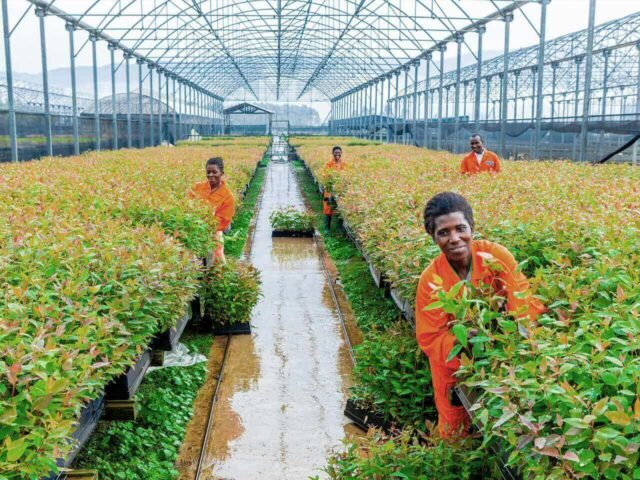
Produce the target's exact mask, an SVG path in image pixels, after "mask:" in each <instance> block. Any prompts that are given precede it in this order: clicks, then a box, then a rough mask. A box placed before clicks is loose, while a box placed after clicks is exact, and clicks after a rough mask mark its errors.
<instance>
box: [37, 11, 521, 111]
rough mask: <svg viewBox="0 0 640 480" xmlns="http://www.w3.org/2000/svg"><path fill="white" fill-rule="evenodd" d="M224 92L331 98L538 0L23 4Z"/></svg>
mask: <svg viewBox="0 0 640 480" xmlns="http://www.w3.org/2000/svg"><path fill="white" fill-rule="evenodd" d="M29 1H30V2H31V3H32V4H35V5H38V6H41V7H44V8H46V9H47V13H48V14H50V15H56V16H59V17H62V18H63V19H65V20H67V21H70V22H72V23H74V24H76V26H77V27H78V28H82V29H84V30H88V31H90V32H92V33H94V34H97V35H99V36H101V37H102V38H103V39H105V40H109V41H111V42H113V43H115V44H117V46H118V48H120V49H122V50H127V51H130V52H133V53H135V55H137V56H139V57H142V58H144V59H146V60H148V61H149V62H150V63H153V64H155V65H158V66H160V67H161V68H163V69H165V70H166V71H168V72H171V73H173V74H176V75H179V76H180V77H181V78H183V79H186V80H188V81H190V82H192V83H194V84H195V85H198V86H200V87H202V88H203V89H205V90H207V91H209V92H211V93H213V94H215V95H218V96H220V97H222V98H226V97H228V96H230V95H231V94H232V93H234V92H236V93H237V92H238V91H242V90H244V91H245V92H246V95H247V96H248V97H255V98H256V99H259V100H266V99H273V98H275V99H277V100H280V99H283V98H286V99H289V100H296V99H300V98H302V97H303V96H305V94H306V95H309V94H312V92H318V93H316V95H320V96H325V97H328V98H331V97H335V96H336V95H339V94H341V93H343V92H345V91H347V90H349V89H351V88H353V87H355V86H357V85H361V84H362V83H363V82H366V81H368V80H370V79H373V78H376V77H379V76H381V75H384V74H386V73H388V72H390V71H392V70H394V69H397V68H398V67H401V66H402V65H405V64H409V63H411V62H412V61H413V60H415V59H417V58H419V57H420V56H421V55H423V54H424V52H425V51H426V50H428V49H432V48H436V47H437V45H438V44H439V43H441V42H445V41H451V40H453V39H454V38H455V36H456V32H461V31H469V30H474V29H476V28H477V26H478V25H481V24H484V23H487V22H488V21H491V20H493V19H501V18H502V17H503V16H504V15H505V13H508V12H509V11H513V10H515V9H518V8H520V7H521V6H523V5H525V4H527V3H530V2H532V1H534V0H520V1H513V0H508V1H507V0H473V1H471V0H248V1H242V0H241V1H231V0H83V1H78V0H29Z"/></svg>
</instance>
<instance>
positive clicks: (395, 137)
mask: <svg viewBox="0 0 640 480" xmlns="http://www.w3.org/2000/svg"><path fill="white" fill-rule="evenodd" d="M400 72H401V70H397V71H396V72H395V76H396V91H395V94H394V96H393V98H394V105H393V143H398V120H399V118H400Z"/></svg>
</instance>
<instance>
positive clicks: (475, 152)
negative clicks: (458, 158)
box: [460, 133, 500, 175]
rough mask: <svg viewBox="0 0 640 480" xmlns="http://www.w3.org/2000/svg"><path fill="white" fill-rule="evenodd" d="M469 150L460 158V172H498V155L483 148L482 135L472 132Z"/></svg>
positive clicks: (469, 173)
mask: <svg viewBox="0 0 640 480" xmlns="http://www.w3.org/2000/svg"><path fill="white" fill-rule="evenodd" d="M470 144H471V152H469V153H468V154H467V155H465V157H464V158H463V159H462V162H461V163H460V173H462V174H468V175H472V174H475V173H479V172H492V173H500V159H499V158H498V155H496V154H495V153H493V152H490V151H489V150H487V149H486V148H484V141H483V140H482V137H481V136H480V135H479V134H477V133H474V134H473V135H471V139H470Z"/></svg>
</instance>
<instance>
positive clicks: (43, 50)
mask: <svg viewBox="0 0 640 480" xmlns="http://www.w3.org/2000/svg"><path fill="white" fill-rule="evenodd" d="M36 15H37V16H38V23H39V26H40V57H41V60H42V95H43V96H44V135H45V137H46V139H47V155H49V156H50V157H51V156H52V155H53V138H52V133H51V106H50V105H49V70H48V68H47V37H46V34H45V29H44V17H45V16H46V12H45V10H44V8H41V7H37V8H36Z"/></svg>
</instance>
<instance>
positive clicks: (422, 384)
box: [351, 323, 436, 430]
mask: <svg viewBox="0 0 640 480" xmlns="http://www.w3.org/2000/svg"><path fill="white" fill-rule="evenodd" d="M355 354H356V365H355V368H354V372H353V373H354V377H355V383H356V384H355V386H354V387H352V389H351V394H352V398H353V400H355V401H356V403H358V404H359V405H360V406H362V407H365V408H370V409H372V410H374V411H376V412H380V413H383V414H384V416H385V418H386V419H387V420H391V421H393V422H396V423H397V424H398V425H399V426H415V427H417V428H420V429H423V430H424V428H425V421H427V420H430V421H433V420H435V418H436V414H435V404H434V400H433V386H432V383H431V372H430V371H429V361H428V359H427V357H426V355H425V354H424V353H423V352H422V350H420V348H419V347H418V345H417V344H416V340H415V337H414V335H413V333H412V332H410V331H409V328H407V326H406V325H405V324H403V323H397V324H395V325H393V326H392V327H390V328H389V329H387V330H385V331H382V332H370V333H369V334H368V335H367V337H366V339H365V340H364V341H363V342H362V343H361V344H360V345H358V346H356V347H355Z"/></svg>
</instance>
